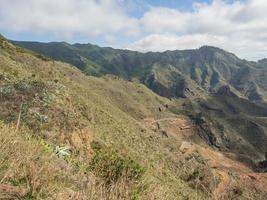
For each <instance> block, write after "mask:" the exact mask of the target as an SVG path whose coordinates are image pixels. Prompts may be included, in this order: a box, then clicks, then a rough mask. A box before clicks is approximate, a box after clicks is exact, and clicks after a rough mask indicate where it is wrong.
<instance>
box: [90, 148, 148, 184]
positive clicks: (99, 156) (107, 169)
mask: <svg viewBox="0 0 267 200" xmlns="http://www.w3.org/2000/svg"><path fill="white" fill-rule="evenodd" d="M90 168H91V170H92V171H93V172H94V173H96V175H97V176H100V177H101V178H103V179H104V180H105V181H106V182H108V183H109V182H115V181H117V180H118V179H120V178H126V179H127V180H129V181H130V180H138V179H140V178H141V177H142V175H143V174H144V172H145V170H144V167H143V166H141V165H140V164H139V163H137V162H135V161H134V160H132V159H131V158H129V157H124V156H122V155H120V154H119V153H117V152H115V151H113V150H108V149H107V150H104V149H101V150H98V151H97V152H96V153H95V155H94V157H93V158H92V160H91V163H90Z"/></svg>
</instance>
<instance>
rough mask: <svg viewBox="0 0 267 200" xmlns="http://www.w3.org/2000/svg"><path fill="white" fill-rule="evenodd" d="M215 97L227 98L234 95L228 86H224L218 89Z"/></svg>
mask: <svg viewBox="0 0 267 200" xmlns="http://www.w3.org/2000/svg"><path fill="white" fill-rule="evenodd" d="M216 94H217V95H223V96H228V97H236V95H235V93H233V92H232V91H231V89H230V87H229V86H228V85H224V86H222V87H220V88H219V90H218V91H217V92H216Z"/></svg>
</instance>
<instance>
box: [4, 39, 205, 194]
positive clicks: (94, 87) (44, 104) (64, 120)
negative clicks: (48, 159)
mask: <svg viewBox="0 0 267 200" xmlns="http://www.w3.org/2000/svg"><path fill="white" fill-rule="evenodd" d="M0 73H1V89H5V90H4V91H5V92H4V93H2V94H1V95H2V96H1V120H2V121H4V122H5V123H8V124H10V123H11V124H15V123H16V122H17V119H18V115H19V113H20V111H21V122H20V127H21V129H22V130H24V129H26V130H29V133H30V134H31V135H34V136H35V137H37V141H39V140H40V138H41V140H45V141H46V142H48V143H49V144H50V143H51V144H54V145H63V146H65V145H70V146H72V147H73V149H72V156H71V157H72V158H73V159H76V160H77V159H78V160H82V162H85V161H84V160H86V159H87V158H88V157H90V155H91V154H92V149H91V147H90V142H91V141H92V138H94V139H93V140H94V142H97V143H98V144H102V145H104V146H106V147H108V148H112V149H115V150H117V151H119V153H121V154H122V155H127V156H130V157H131V158H133V159H134V160H136V161H137V162H139V163H141V164H142V165H144V166H145V168H146V175H145V178H144V179H145V180H142V181H141V182H144V185H146V184H147V182H149V187H147V189H146V190H142V191H141V192H140V196H142V197H143V198H144V199H154V197H157V198H159V199H183V198H195V197H196V196H197V195H198V196H199V197H201V195H203V194H202V193H201V192H199V191H197V190H193V189H192V188H190V187H189V186H188V185H187V184H186V183H185V182H183V181H182V180H181V179H180V178H179V176H178V175H177V169H174V168H173V166H174V163H175V162H176V160H175V155H171V156H170V155H169V154H170V152H168V151H166V149H165V148H164V147H163V146H162V142H161V138H160V137H158V136H157V135H155V133H154V132H152V131H150V130H144V127H143V126H142V125H141V124H140V120H142V119H143V118H147V117H151V116H155V115H156V114H158V107H160V106H161V107H163V105H164V104H166V103H169V100H167V99H165V98H162V97H159V96H157V95H156V94H154V93H153V92H152V91H150V90H148V89H147V88H146V87H144V86H142V85H140V84H137V83H129V82H127V81H124V80H120V79H117V78H115V77H104V78H96V77H90V76H85V75H84V74H82V73H81V72H80V71H79V70H77V69H74V68H73V67H72V66H69V65H67V64H63V63H60V62H55V61H52V60H47V59H46V58H43V57H40V56H36V55H32V54H30V53H29V52H25V50H23V49H20V48H18V47H15V46H13V45H11V44H10V43H8V42H6V41H5V40H4V39H1V48H0ZM6 89H7V90H6ZM6 91H7V92H6ZM1 92H3V90H1ZM21 102H23V104H21ZM21 105H22V109H20V106H21ZM3 134H5V135H6V134H7V131H5V132H3ZM27 143H29V142H27ZM176 148H177V147H176ZM18 151H20V150H19V149H18ZM21 153H23V152H21ZM25 156H28V155H27V154H26V153H25V155H21V157H25ZM41 157H43V156H41ZM85 163H86V162H85ZM52 164H53V162H52ZM26 166H27V165H26ZM70 167H72V166H70ZM78 171H79V170H78ZM4 172H5V171H4ZM83 178H85V177H83ZM66 183H68V181H66ZM73 187H74V188H75V187H76V190H77V185H76V186H73ZM78 189H79V188H78ZM129 190H130V195H132V194H133V189H132V188H131V189H129ZM145 191H147V192H145ZM124 195H125V194H124ZM153 196H154V197H153ZM34 197H37V196H36V195H35V196H34ZM99 198H100V196H99ZM102 198H104V197H102ZM106 198H107V196H106ZM114 198H116V197H114ZM117 198H118V197H117ZM120 198H122V197H120ZM118 199H119V198H118ZM122 199H123V198H122Z"/></svg>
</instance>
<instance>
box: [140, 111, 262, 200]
mask: <svg viewBox="0 0 267 200" xmlns="http://www.w3.org/2000/svg"><path fill="white" fill-rule="evenodd" d="M144 124H145V126H146V127H147V128H150V129H152V130H153V129H154V130H155V131H156V132H160V131H162V130H164V131H166V133H167V134H168V136H170V137H171V138H172V139H176V141H177V145H180V147H181V148H182V149H181V148H180V151H182V152H183V153H184V154H185V155H190V154H192V153H197V154H199V155H201V156H202V157H203V158H205V159H206V160H207V162H208V164H209V166H210V167H211V168H212V170H213V171H214V172H215V174H217V175H218V176H219V177H220V183H219V184H218V185H217V187H216V188H215V189H214V191H213V197H214V199H220V198H222V197H223V195H224V193H225V191H226V190H228V189H231V188H230V187H232V186H231V185H234V184H236V177H238V184H242V186H241V187H243V186H245V187H249V188H251V189H254V188H255V189H256V190H260V191H265V192H266V193H267V187H266V185H267V174H262V173H256V172H253V171H252V169H250V168H249V167H247V166H246V165H244V164H243V163H241V162H239V161H237V160H235V159H234V158H235V156H234V154H231V153H227V154H226V153H223V152H219V151H217V150H215V149H213V148H211V147H209V146H201V145H198V144H195V143H192V142H190V141H192V140H191V139H192V136H194V134H195V133H196V132H195V131H196V129H195V126H194V125H193V124H192V123H191V121H190V120H189V119H187V118H185V117H183V116H169V117H168V116H167V117H164V118H160V119H154V118H147V119H145V120H144ZM233 174H235V175H234V176H233Z"/></svg>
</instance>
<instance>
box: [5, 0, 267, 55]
mask: <svg viewBox="0 0 267 200" xmlns="http://www.w3.org/2000/svg"><path fill="white" fill-rule="evenodd" d="M0 33H1V34H2V35H4V36H5V37H7V38H9V39H13V40H26V41H42V42H50V41H66V42H70V43H93V44H97V45H100V46H111V47H114V48H123V49H131V50H137V51H141V52H147V51H165V50H176V49H193V48H199V47H201V46H203V45H210V46H216V47H220V48H223V49H225V50H227V51H230V52H233V53H235V54H236V55H238V56H239V57H240V58H245V59H247V60H258V59H261V58H265V57H267V0H0Z"/></svg>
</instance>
